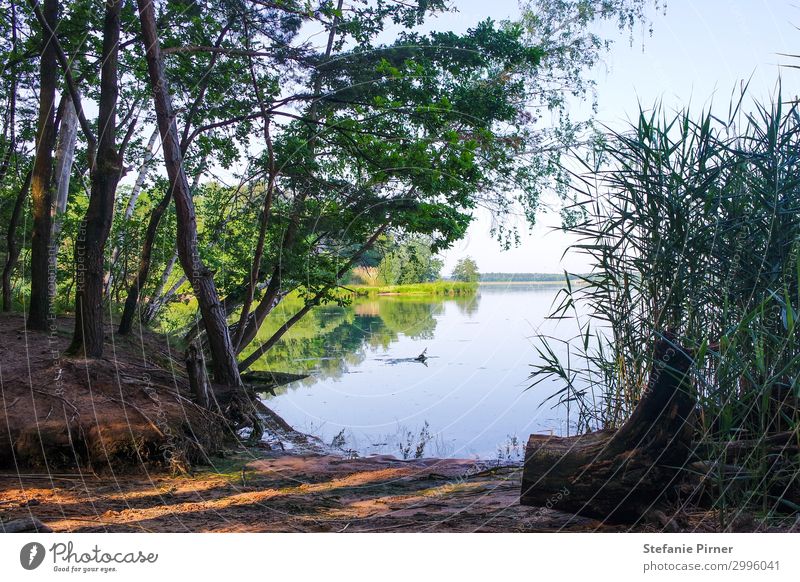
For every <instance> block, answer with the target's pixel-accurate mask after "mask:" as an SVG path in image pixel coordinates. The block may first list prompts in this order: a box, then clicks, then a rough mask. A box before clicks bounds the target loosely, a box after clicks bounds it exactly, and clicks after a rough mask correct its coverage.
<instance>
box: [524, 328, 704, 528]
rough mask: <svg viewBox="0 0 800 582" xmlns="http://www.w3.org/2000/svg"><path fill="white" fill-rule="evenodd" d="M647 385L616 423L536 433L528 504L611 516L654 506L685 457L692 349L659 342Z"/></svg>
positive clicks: (634, 514) (528, 469)
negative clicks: (568, 433) (575, 432)
mask: <svg viewBox="0 0 800 582" xmlns="http://www.w3.org/2000/svg"><path fill="white" fill-rule="evenodd" d="M653 361H654V365H653V369H652V370H651V372H650V377H649V381H648V384H647V386H646V387H645V389H644V390H643V392H642V397H641V400H640V401H639V403H638V404H637V405H636V408H635V409H634V411H633V414H632V415H631V417H630V419H628V421H627V422H626V423H625V424H624V425H623V426H622V427H621V428H620V429H619V430H617V431H612V430H603V431H598V432H593V433H589V434H584V435H579V436H574V437H566V438H560V437H552V436H543V435H531V437H530V440H529V441H528V446H527V449H526V452H525V466H524V470H523V475H522V493H521V496H520V502H521V503H522V504H523V505H534V506H538V507H549V508H554V509H558V510H561V511H567V512H570V513H575V514H579V515H583V516H587V517H593V518H596V519H601V520H604V521H607V522H625V521H634V520H637V519H639V518H640V517H642V515H644V514H645V513H647V512H649V511H650V510H652V509H653V506H654V504H656V503H657V502H658V501H659V499H661V498H662V496H663V495H664V493H665V492H666V491H667V490H668V489H670V485H671V484H674V483H675V481H676V479H677V477H678V476H679V474H680V471H681V469H682V468H683V467H684V466H685V465H686V464H687V461H688V458H689V453H690V447H691V439H692V436H693V426H692V425H693V423H692V417H693V410H694V406H695V402H694V399H693V397H692V396H691V395H690V392H689V387H690V382H689V378H688V374H687V372H688V370H689V367H690V366H691V364H692V358H691V356H690V355H689V354H688V353H687V352H686V351H685V350H684V349H682V348H681V347H680V346H678V345H677V344H675V343H674V341H673V340H672V339H671V338H665V339H662V340H659V341H657V342H656V345H655V352H654V360H653Z"/></svg>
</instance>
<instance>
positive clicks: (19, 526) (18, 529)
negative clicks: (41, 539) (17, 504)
mask: <svg viewBox="0 0 800 582" xmlns="http://www.w3.org/2000/svg"><path fill="white" fill-rule="evenodd" d="M0 532H3V533H52V532H53V530H52V529H50V528H49V527H48V526H46V525H45V524H43V523H42V522H41V521H39V520H38V519H36V518H35V517H32V516H31V517H23V518H21V519H12V520H11V521H0Z"/></svg>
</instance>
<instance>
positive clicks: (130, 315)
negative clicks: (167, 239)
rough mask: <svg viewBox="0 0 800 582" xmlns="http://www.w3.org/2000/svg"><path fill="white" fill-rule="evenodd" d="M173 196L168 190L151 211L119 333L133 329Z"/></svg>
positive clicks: (125, 332) (126, 299)
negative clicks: (140, 294)
mask: <svg viewBox="0 0 800 582" xmlns="http://www.w3.org/2000/svg"><path fill="white" fill-rule="evenodd" d="M171 198H172V194H171V193H170V192H169V191H167V193H166V194H164V197H163V198H161V200H160V201H159V203H158V206H156V207H155V209H154V210H153V212H151V213H150V221H149V222H148V223H147V232H146V233H145V237H144V244H143V245H142V253H141V257H140V259H139V270H138V271H137V272H136V277H135V278H134V279H133V284H131V286H130V288H129V289H128V296H127V297H126V298H125V308H124V309H123V311H122V318H121V319H120V322H119V333H120V334H121V335H125V334H127V333H130V331H131V329H133V319H134V316H135V315H136V306H137V305H138V304H139V292H140V291H141V290H142V287H144V284H145V282H147V276H148V275H149V274H150V264H151V262H152V256H153V247H154V246H155V241H156V233H157V232H158V223H159V222H161V217H162V216H163V215H164V213H165V212H166V211H167V208H168V207H169V202H170V200H171Z"/></svg>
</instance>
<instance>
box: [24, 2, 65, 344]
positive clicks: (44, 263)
mask: <svg viewBox="0 0 800 582" xmlns="http://www.w3.org/2000/svg"><path fill="white" fill-rule="evenodd" d="M41 14H42V19H43V26H42V49H41V60H40V65H39V120H38V123H37V131H36V161H35V162H34V165H33V174H32V175H31V200H32V209H33V235H32V238H31V298H30V306H29V309H28V321H27V325H28V327H29V328H31V329H38V330H46V329H47V326H48V324H49V321H48V320H49V317H50V291H49V290H48V285H49V278H50V273H51V272H52V269H51V253H50V224H51V219H50V205H51V204H52V198H53V193H52V175H53V148H54V147H55V142H56V130H55V100H56V80H57V64H56V46H55V43H56V39H55V34H54V32H53V31H54V30H55V28H56V20H57V18H58V2H57V0H45V3H44V8H43V10H42V11H41Z"/></svg>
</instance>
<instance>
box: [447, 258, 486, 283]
mask: <svg viewBox="0 0 800 582" xmlns="http://www.w3.org/2000/svg"><path fill="white" fill-rule="evenodd" d="M452 278H453V279H455V280H456V281H466V282H467V283H477V282H478V281H479V280H480V278H481V274H480V271H478V263H476V262H475V260H474V259H473V258H472V257H464V258H462V259H458V262H457V263H456V266H455V267H453V275H452Z"/></svg>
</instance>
